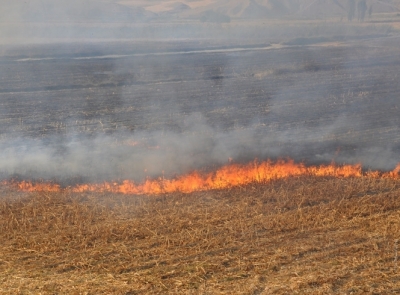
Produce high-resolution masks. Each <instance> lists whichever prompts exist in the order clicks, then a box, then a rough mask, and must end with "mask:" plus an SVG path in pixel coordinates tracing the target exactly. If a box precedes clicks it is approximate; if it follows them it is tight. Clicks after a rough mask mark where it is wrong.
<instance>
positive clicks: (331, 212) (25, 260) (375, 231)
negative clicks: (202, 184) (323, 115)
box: [0, 177, 400, 294]
mask: <svg viewBox="0 0 400 295" xmlns="http://www.w3.org/2000/svg"><path fill="white" fill-rule="evenodd" d="M399 193H400V183H399V182H398V181H396V180H390V179H372V178H367V177H364V178H359V179H339V178H315V177H300V178H291V179H287V180H279V181H275V182H272V183H268V184H263V185H260V184H257V185H249V186H246V187H239V188H234V189H230V190H222V191H210V192H200V193H193V194H171V195H160V196H123V195H108V194H70V193H55V194H51V193H40V194H29V195H25V194H17V193H15V192H9V191H2V193H1V194H2V196H3V197H2V199H1V201H0V242H1V243H0V251H1V252H0V253H1V256H0V284H1V286H2V288H1V291H0V293H1V294H28V293H42V294H110V293H112V294H156V293H158V294H161V293H162V294H168V293H171V294H175V293H176V294H219V293H220V294H303V293H312V294H345V293H348V294H351V293H352V294H361V293H363V292H368V293H376V294H378V293H379V294H381V293H385V292H387V293H396V292H398V291H399V290H400V274H399V270H398V268H397V239H398V238H399V226H400V217H399V210H400V198H399Z"/></svg>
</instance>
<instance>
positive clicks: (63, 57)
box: [0, 35, 400, 181]
mask: <svg viewBox="0 0 400 295" xmlns="http://www.w3.org/2000/svg"><path fill="white" fill-rule="evenodd" d="M336 39H337V38H336ZM296 40H297V39H295V40H294V41H292V43H290V42H286V43H282V44H270V43H268V42H265V43H262V42H259V43H258V44H254V43H253V44H252V45H243V43H240V42H238V43H237V44H235V43H234V42H233V41H232V40H231V41H229V42H227V43H226V44H223V42H220V43H218V44H216V42H215V41H209V42H200V41H180V42H170V41H168V42H167V41H165V42H117V43H115V44H114V45H113V43H92V44H83V43H82V44H81V43H75V44H72V45H71V44H69V45H65V46H64V47H63V45H62V44H60V45H54V44H52V45H43V44H42V45H34V46H32V45H31V46H27V47H25V48H23V47H19V48H18V50H17V49H15V50H8V51H6V53H4V55H3V56H2V57H1V61H0V71H1V72H2V73H5V75H3V78H2V79H1V80H0V104H1V108H0V118H1V119H0V138H1V142H0V145H1V147H2V150H3V151H6V152H5V153H3V159H1V163H2V166H3V167H5V169H2V170H3V171H2V172H3V174H4V175H5V176H10V175H22V176H23V177H25V176H29V177H30V178H38V179H40V178H52V177H55V178H57V179H67V181H69V179H73V178H75V177H78V178H79V177H81V178H82V179H87V177H89V178H91V177H92V178H93V179H94V180H103V179H120V178H126V177H129V178H134V179H143V177H146V176H151V177H153V176H160V175H161V173H162V171H163V172H164V173H165V174H166V175H170V176H171V175H174V174H179V173H184V172H187V171H189V170H192V169H198V168H204V167H210V165H221V164H224V163H227V162H228V160H229V158H231V159H232V158H233V159H234V160H235V161H238V162H246V161H251V160H253V159H254V158H258V159H261V160H263V159H266V158H272V159H277V158H281V157H291V158H294V159H295V160H296V161H304V162H306V163H310V164H315V163H327V162H330V161H332V160H334V161H336V162H338V163H358V162H359V163H362V164H363V165H364V167H365V168H366V169H369V168H371V169H381V170H390V169H393V168H394V166H395V165H396V164H397V162H398V161H399V157H398V156H399V154H400V152H399V150H400V133H399V130H398V126H399V123H400V118H399V116H398V96H399V92H400V83H399V76H398V66H399V64H400V53H399V52H398V45H399V43H400V39H399V38H398V37H396V36H393V35H391V36H389V35H386V36H375V37H374V38H372V37H371V36H369V35H366V36H364V38H357V39H355V40H350V39H349V38H347V39H346V38H342V41H341V42H339V41H335V42H333V43H332V42H331V43H324V42H322V41H324V40H325V39H324V40H322V41H321V40H319V41H318V42H317V41H315V40H314V39H312V38H311V39H309V41H310V40H311V41H310V42H308V43H315V44H309V45H298V44H300V43H304V42H300V41H298V40H297V41H296ZM313 40H314V41H313ZM325 41H326V40H325ZM328 41H329V40H328ZM293 42H294V43H293ZM299 42H300V43H299ZM296 43H297V45H296ZM7 151H8V153H7ZM38 151H39V152H41V153H42V155H41V156H39V158H37V154H38V153H37V152H38ZM135 153H137V154H138V157H139V158H140V159H143V160H142V163H139V164H137V163H138V160H137V158H135V157H133V158H130V156H129V155H132V154H135ZM127 155H128V158H127ZM40 157H42V158H40ZM150 158H151V159H153V160H154V163H153V164H150V166H149V165H148V162H149V161H148V159H150ZM40 161H41V162H40ZM42 162H43V163H44V164H43V165H42V164H38V163H42ZM66 162H68V163H72V164H71V165H70V166H71V167H72V166H73V168H71V167H70V166H68V165H66V164H65V163H66ZM173 162H174V163H177V162H178V163H177V164H176V165H174V164H171V163H173ZM179 162H182V163H179ZM61 163H62V164H61ZM95 163H98V164H95ZM127 163H131V165H130V166H129V165H128V164H127ZM186 163H187V164H186ZM52 165H53V166H54V167H53V168H51V167H52ZM43 166H46V167H43ZM89 166H90V167H91V168H90V169H88V167H89ZM132 166H134V167H135V168H133V170H135V171H134V172H132V173H131V172H127V171H128V170H129V169H132V168H131V167H132ZM49 167H50V168H49ZM63 170H65V171H66V172H65V173H64V172H63ZM43 171H45V172H43ZM99 171H102V172H101V173H100V172H99Z"/></svg>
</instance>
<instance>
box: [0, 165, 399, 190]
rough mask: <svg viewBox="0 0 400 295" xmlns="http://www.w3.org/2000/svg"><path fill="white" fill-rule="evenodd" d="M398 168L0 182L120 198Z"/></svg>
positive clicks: (394, 174) (261, 169)
mask: <svg viewBox="0 0 400 295" xmlns="http://www.w3.org/2000/svg"><path fill="white" fill-rule="evenodd" d="M399 173H400V164H399V165H397V167H396V168H395V169H394V170H393V171H390V172H380V171H368V172H363V171H362V167H361V165H360V164H357V165H336V164H334V163H332V164H329V165H318V166H317V165H315V166H305V165H304V164H302V163H295V162H294V161H292V160H287V161H284V160H279V161H277V162H272V161H265V162H261V163H259V162H257V161H254V162H252V163H248V164H245V165H242V164H228V165H226V166H223V167H221V168H219V169H217V170H216V171H214V172H209V173H200V172H198V171H194V172H192V173H189V174H186V175H182V176H178V177H176V178H173V179H164V178H158V179H147V180H145V181H144V182H143V183H135V182H133V181H130V180H124V181H122V182H104V183H97V184H96V183H95V184H79V185H75V186H72V187H64V188H63V187H61V186H60V185H59V184H57V183H50V182H48V183H46V182H35V183H33V182H28V181H21V182H16V181H9V182H4V184H5V185H9V186H11V187H14V188H16V189H18V190H21V191H26V192H33V191H46V192H60V191H71V192H110V193H121V194H132V195H139V194H162V193H173V192H182V193H191V192H194V191H204V190H212V189H225V188H230V187H235V186H240V185H246V184H249V183H254V182H256V183H266V182H269V181H271V180H275V179H282V178H288V177H293V176H307V175H308V176H318V177H323V176H332V177H373V178H377V177H381V178H385V177H390V178H395V179H397V178H400V174H399Z"/></svg>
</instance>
